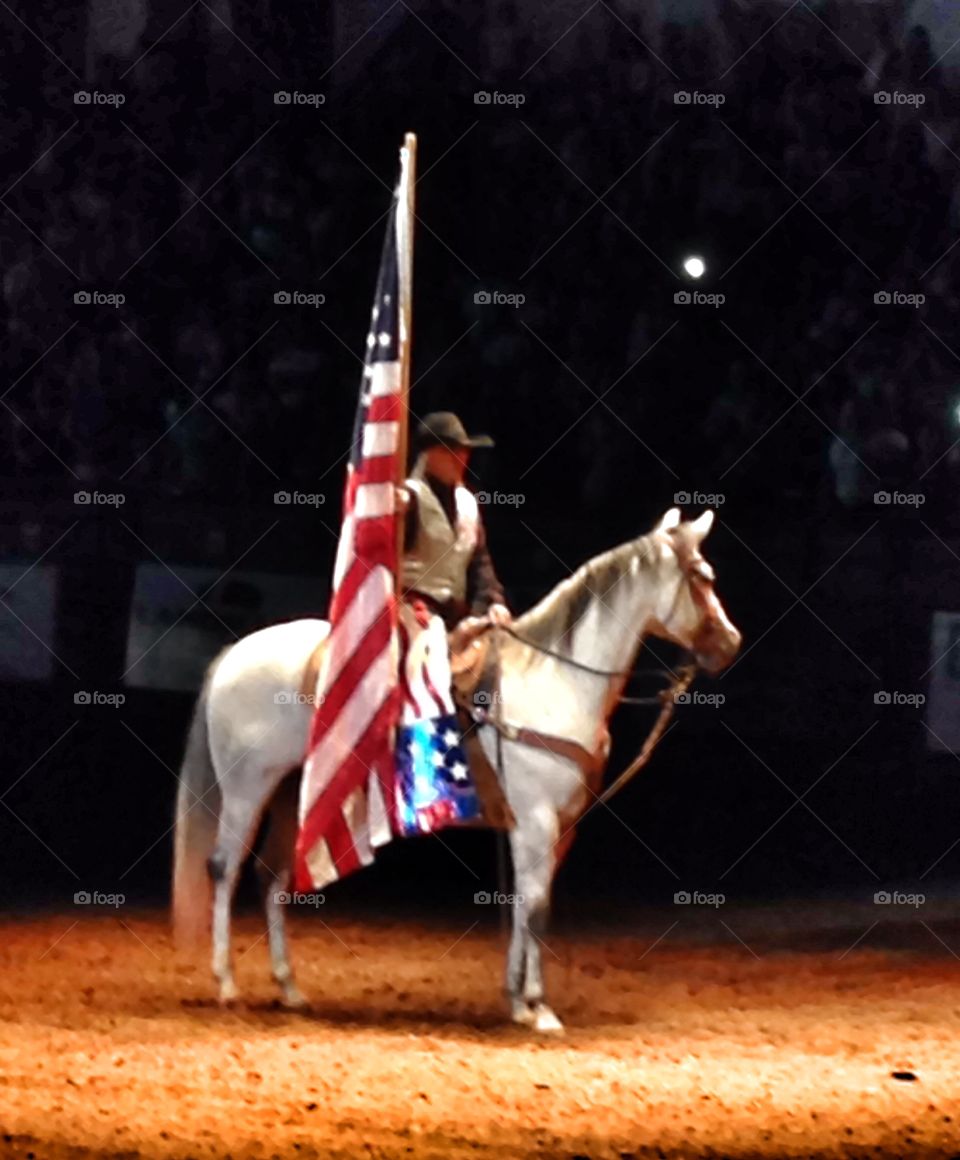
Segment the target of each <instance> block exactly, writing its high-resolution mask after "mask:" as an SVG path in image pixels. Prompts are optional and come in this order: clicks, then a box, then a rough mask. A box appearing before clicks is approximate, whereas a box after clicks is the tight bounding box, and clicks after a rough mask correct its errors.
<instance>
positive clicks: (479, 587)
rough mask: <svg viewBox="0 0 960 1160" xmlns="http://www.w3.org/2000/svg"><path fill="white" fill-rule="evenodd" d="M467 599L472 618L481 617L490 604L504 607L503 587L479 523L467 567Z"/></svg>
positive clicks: (483, 530)
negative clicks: (475, 543)
mask: <svg viewBox="0 0 960 1160" xmlns="http://www.w3.org/2000/svg"><path fill="white" fill-rule="evenodd" d="M467 599H468V600H469V602H470V613H471V615H472V616H483V615H484V614H485V613H486V611H487V609H488V608H489V607H490V606H491V605H492V604H502V605H504V606H506V603H507V600H506V597H505V596H504V594H503V585H502V584H501V583H500V580H499V578H498V576H497V573H496V570H495V568H494V566H493V560H492V559H491V558H490V549H489V548H488V547H487V533H486V531H485V529H484V527H483V524H482V523H481V524H480V525H479V527H478V528H477V546H476V547H475V548H474V550H473V555H472V556H471V557H470V563H469V564H468V566H467Z"/></svg>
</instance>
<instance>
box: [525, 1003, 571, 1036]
mask: <svg viewBox="0 0 960 1160" xmlns="http://www.w3.org/2000/svg"><path fill="white" fill-rule="evenodd" d="M532 1015H533V1020H532V1022H533V1029H534V1031H539V1032H540V1033H541V1034H543V1035H562V1034H563V1031H564V1027H563V1024H562V1023H561V1022H560V1020H559V1019H558V1018H557V1017H556V1015H555V1014H554V1013H553V1011H552V1010H551V1009H550V1008H549V1007H548V1006H547V1005H546V1004H545V1003H538V1004H537V1006H536V1007H535V1008H534V1009H533V1012H532Z"/></svg>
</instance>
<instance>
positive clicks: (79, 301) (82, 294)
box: [73, 290, 90, 306]
mask: <svg viewBox="0 0 960 1160" xmlns="http://www.w3.org/2000/svg"><path fill="white" fill-rule="evenodd" d="M73 301H74V304H75V305H76V306H89V305H90V291H89V290H77V292H76V293H75V294H74V296H73Z"/></svg>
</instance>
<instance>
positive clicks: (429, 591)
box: [401, 477, 480, 604]
mask: <svg viewBox="0 0 960 1160" xmlns="http://www.w3.org/2000/svg"><path fill="white" fill-rule="evenodd" d="M407 487H408V488H409V489H410V490H411V491H412V492H413V493H414V495H416V497H417V515H418V523H417V536H416V539H415V540H414V542H413V545H412V546H411V548H410V550H409V551H408V552H407V553H406V554H405V555H404V558H403V567H402V571H401V585H402V588H404V589H407V588H415V589H416V590H417V591H418V592H423V593H424V594H425V595H427V596H431V597H433V599H434V600H436V601H438V602H439V603H440V604H446V602H447V601H448V600H456V601H464V600H466V597H467V567H468V565H469V563H470V558H471V556H472V555H473V552H474V549H475V548H476V546H477V538H478V534H479V520H480V514H479V510H478V508H477V501H476V498H475V496H474V494H473V492H471V491H468V489H467V488H465V487H456V488H454V502H455V505H456V520H455V524H456V526H455V527H451V526H450V521H449V520H448V519H447V513H446V512H445V511H444V510H443V507H442V506H441V504H440V501H439V500H438V499H437V497H436V495H435V494H434V492H433V489H432V488H431V487H430V485H429V484H428V483H427V482H426V481H425V480H423V479H418V478H416V477H414V478H412V479H408V480H407Z"/></svg>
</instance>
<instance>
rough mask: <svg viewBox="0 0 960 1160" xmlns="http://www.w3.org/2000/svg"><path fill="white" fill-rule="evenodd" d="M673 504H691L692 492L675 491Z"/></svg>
mask: <svg viewBox="0 0 960 1160" xmlns="http://www.w3.org/2000/svg"><path fill="white" fill-rule="evenodd" d="M673 502H674V503H690V502H691V500H690V492H689V491H675V492H674V493H673Z"/></svg>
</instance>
